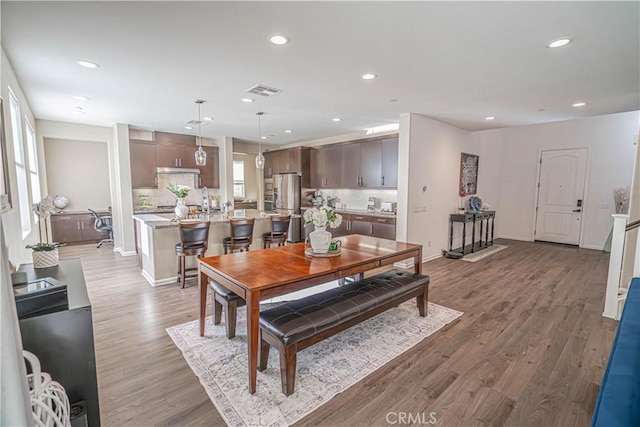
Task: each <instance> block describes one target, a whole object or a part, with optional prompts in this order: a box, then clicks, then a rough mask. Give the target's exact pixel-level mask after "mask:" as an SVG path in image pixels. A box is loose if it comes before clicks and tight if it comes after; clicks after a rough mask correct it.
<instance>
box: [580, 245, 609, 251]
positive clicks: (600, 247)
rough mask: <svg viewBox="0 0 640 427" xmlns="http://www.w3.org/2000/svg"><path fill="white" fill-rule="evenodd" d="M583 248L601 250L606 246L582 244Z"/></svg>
mask: <svg viewBox="0 0 640 427" xmlns="http://www.w3.org/2000/svg"><path fill="white" fill-rule="evenodd" d="M580 247H581V248H582V249H593V250H596V251H601V250H603V249H604V247H602V246H596V245H582V246H580Z"/></svg>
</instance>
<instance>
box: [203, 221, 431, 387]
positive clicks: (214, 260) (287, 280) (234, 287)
mask: <svg viewBox="0 0 640 427" xmlns="http://www.w3.org/2000/svg"><path fill="white" fill-rule="evenodd" d="M335 240H339V241H341V252H340V255H338V256H335V257H312V256H308V255H305V244H304V243H296V244H289V245H286V246H281V247H274V248H269V249H263V250H257V251H249V252H239V253H234V254H228V255H219V256H213V257H205V258H200V259H199V261H198V269H199V275H198V286H199V290H200V336H204V324H205V317H206V311H207V294H208V288H209V286H208V281H209V280H208V279H209V278H211V279H213V280H215V281H216V282H218V283H219V284H221V285H222V286H224V287H226V288H227V289H229V290H231V291H232V292H234V293H236V294H238V295H239V296H240V297H242V298H244V300H245V301H246V303H247V305H246V310H247V344H248V360H249V363H248V365H249V391H250V393H255V391H256V378H257V369H258V349H259V347H260V342H259V339H260V338H259V317H260V301H263V300H265V299H269V298H273V297H276V296H281V295H284V294H287V293H290V292H293V291H297V290H300V289H304V288H309V287H312V286H315V285H319V284H321V283H326V282H330V281H332V280H337V279H343V278H345V277H349V276H354V275H358V274H361V273H364V272H365V271H368V270H372V269H374V268H378V267H381V266H384V265H389V264H393V263H395V262H399V261H403V260H406V259H409V258H412V259H413V266H414V271H415V272H416V273H422V246H421V245H416V244H411V243H402V242H396V241H393V240H387V239H380V238H377V237H370V236H362V235H358V234H352V235H349V236H344V237H339V238H337V239H335Z"/></svg>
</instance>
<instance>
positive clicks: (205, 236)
mask: <svg viewBox="0 0 640 427" xmlns="http://www.w3.org/2000/svg"><path fill="white" fill-rule="evenodd" d="M178 232H179V234H180V243H178V244H176V255H177V256H178V282H182V287H183V288H184V283H185V280H186V279H187V277H198V273H197V270H198V268H197V267H195V268H189V269H187V268H185V264H186V257H188V256H196V257H198V258H200V257H201V256H203V255H204V254H205V253H206V252H207V248H208V246H209V221H205V222H193V221H188V222H184V221H179V222H178ZM187 271H196V274H195V275H193V274H191V275H189V276H187Z"/></svg>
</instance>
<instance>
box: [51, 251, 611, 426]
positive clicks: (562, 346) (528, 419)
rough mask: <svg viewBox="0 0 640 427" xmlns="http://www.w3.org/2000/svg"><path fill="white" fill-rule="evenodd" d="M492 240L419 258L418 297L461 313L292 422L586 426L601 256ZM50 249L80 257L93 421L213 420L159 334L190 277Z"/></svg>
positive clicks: (599, 368) (598, 358)
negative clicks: (494, 249)
mask: <svg viewBox="0 0 640 427" xmlns="http://www.w3.org/2000/svg"><path fill="white" fill-rule="evenodd" d="M500 243H501V244H506V245H508V246H509V248H508V249H506V250H504V251H502V252H499V253H496V254H494V255H492V256H491V257H489V258H487V259H485V260H483V261H480V262H477V263H468V262H464V261H460V260H449V259H444V258H442V259H437V260H435V261H432V262H428V263H426V264H425V266H424V273H425V274H428V275H430V276H431V287H430V300H431V301H432V302H435V303H437V304H440V305H444V306H447V307H451V308H454V309H456V310H460V311H463V312H464V315H463V316H462V317H461V318H460V319H458V320H457V321H456V322H454V323H453V324H450V325H448V326H447V327H445V328H444V329H442V330H441V331H438V332H437V333H435V334H433V335H431V336H430V337H429V338H427V339H425V340H424V341H423V342H422V343H420V344H418V345H417V346H415V347H414V348H413V349H411V350H410V351H408V352H406V353H404V354H403V355H402V356H400V357H398V358H397V359H395V360H393V361H392V362H390V363H388V364H387V365H385V366H384V367H383V368H381V369H380V370H378V371H376V372H375V373H373V374H372V375H370V376H369V377H367V378H365V379H364V380H363V381H361V382H360V383H359V384H356V385H355V386H353V387H351V388H350V389H348V390H347V391H345V392H344V393H342V394H340V395H338V396H336V397H335V398H334V399H333V400H332V401H331V402H329V403H328V404H326V405H324V406H323V407H321V408H320V409H318V410H317V411H315V412H314V413H312V414H310V415H309V416H307V417H306V418H305V419H303V420H302V421H301V422H300V423H299V425H323V426H324V425H331V426H333V425H349V426H353V425H376V426H377V425H388V422H395V421H397V420H398V415H400V416H402V414H399V413H407V414H409V413H410V414H412V415H413V416H415V414H418V415H420V416H421V417H425V418H424V420H429V414H430V413H431V412H433V413H435V414H434V416H435V419H436V420H437V423H436V425H438V426H466V425H513V426H526V425H537V426H571V425H576V426H587V425H588V424H589V421H590V418H591V414H592V412H593V408H594V404H595V399H596V395H597V392H598V387H599V384H600V381H601V379H602V374H603V369H604V367H605V366H606V362H607V358H608V354H609V350H610V346H611V342H612V340H613V336H614V333H615V328H616V325H617V323H616V322H614V321H612V320H609V319H604V318H603V317H602V316H601V314H602V310H603V301H604V296H603V295H604V289H605V282H606V272H607V263H608V256H607V255H606V254H603V253H602V252H599V251H592V250H582V249H580V250H578V249H576V248H572V247H567V246H561V245H552V244H545V243H526V242H516V241H507V240H502V241H500ZM62 257H65V258H74V257H80V258H82V264H83V267H84V272H85V276H86V280H87V283H88V286H89V296H90V298H91V301H92V305H93V315H94V329H95V341H96V358H97V370H98V383H99V392H100V406H101V417H102V422H103V425H104V426H150V425H181V426H199V425H203V426H204V425H207V426H217V425H223V424H224V422H223V420H222V418H221V417H220V415H219V414H218V412H217V411H216V409H215V407H214V406H213V404H212V403H211V402H210V400H209V398H208V397H207V395H206V393H205V391H204V389H203V388H202V386H201V385H200V383H199V382H198V379H197V378H196V377H195V375H194V374H193V373H192V371H191V370H190V369H189V367H188V366H187V364H186V362H185V361H184V359H183V358H182V355H181V353H180V351H179V350H178V349H177V348H176V347H175V346H174V345H173V343H172V341H171V339H170V338H169V336H168V335H167V333H166V332H165V328H167V327H169V326H173V325H177V324H180V323H184V322H187V321H190V320H194V319H196V318H197V315H198V313H197V311H198V309H197V306H198V302H197V301H198V296H197V292H196V291H197V289H196V286H195V282H193V281H192V282H191V286H190V287H188V288H186V289H184V290H182V289H180V288H179V287H178V286H177V285H167V286H162V287H157V288H153V287H151V286H149V285H148V284H147V282H146V281H145V280H144V279H143V278H142V277H141V275H140V273H139V271H138V269H137V267H136V259H135V257H126V258H123V257H121V256H119V255H115V254H114V253H113V252H112V248H111V246H106V247H103V248H102V249H96V248H95V247H94V246H75V247H65V248H63V250H62ZM210 309H211V308H210V307H209V310H210ZM422 414H426V415H422ZM396 425H398V424H396Z"/></svg>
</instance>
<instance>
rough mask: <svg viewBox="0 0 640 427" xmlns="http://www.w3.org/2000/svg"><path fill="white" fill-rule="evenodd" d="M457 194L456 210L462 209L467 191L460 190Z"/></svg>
mask: <svg viewBox="0 0 640 427" xmlns="http://www.w3.org/2000/svg"><path fill="white" fill-rule="evenodd" d="M458 196H460V202H459V203H458V210H459V211H464V198H465V197H466V196H467V192H466V191H464V190H460V192H459V193H458Z"/></svg>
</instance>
